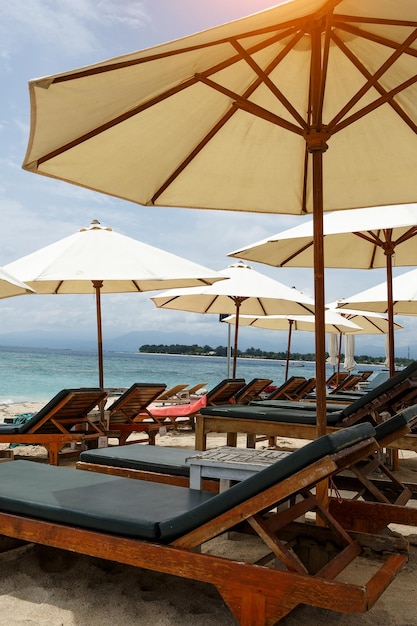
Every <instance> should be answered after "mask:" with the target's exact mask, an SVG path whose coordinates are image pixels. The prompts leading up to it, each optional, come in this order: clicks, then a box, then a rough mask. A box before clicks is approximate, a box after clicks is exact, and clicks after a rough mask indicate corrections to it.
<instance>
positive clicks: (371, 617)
mask: <svg viewBox="0 0 417 626" xmlns="http://www.w3.org/2000/svg"><path fill="white" fill-rule="evenodd" d="M41 406H43V404H42V403H24V404H12V405H1V406H0V422H1V421H3V419H4V417H7V416H11V415H16V414H20V413H28V412H34V411H36V410H38V409H39V408H40V407H41ZM224 443H225V441H224V437H223V436H222V435H213V436H210V440H209V445H210V446H211V445H220V444H224ZM241 443H242V445H243V439H242V441H241ZM299 443H300V442H299ZM157 444H158V445H166V446H184V447H187V448H190V449H193V447H194V435H193V434H192V433H190V432H186V431H184V432H180V433H173V432H171V433H169V434H167V435H166V436H164V437H158V438H157ZM279 444H280V445H282V446H283V447H286V446H288V447H291V446H294V440H289V439H288V440H285V439H280V440H279ZM6 447H7V446H6V444H0V449H1V448H6ZM15 455H16V456H17V455H18V457H19V458H21V457H23V456H26V457H37V458H38V459H42V458H44V459H45V461H46V452H45V450H44V449H43V448H42V447H40V446H21V447H19V449H15ZM400 459H401V463H400V470H399V472H398V475H399V476H400V477H401V478H402V479H403V480H404V481H408V482H416V480H417V455H416V454H414V453H401V454H400ZM61 463H62V464H65V465H73V464H74V459H71V460H65V459H63V461H62V462H61ZM392 530H394V531H396V532H401V533H402V534H404V535H407V536H408V538H409V540H410V543H411V544H412V545H411V550H410V560H409V562H408V564H407V565H406V567H405V568H404V569H403V570H402V572H401V573H400V574H399V575H398V576H397V577H396V579H395V580H394V582H393V583H392V584H391V585H390V586H389V588H388V590H387V591H386V592H385V593H384V594H383V596H382V597H381V598H380V599H379V600H378V602H377V603H376V605H375V607H374V608H373V609H372V610H371V611H369V612H368V613H364V614H351V615H342V614H339V613H334V612H329V611H325V610H321V609H314V608H312V607H301V608H299V609H297V610H296V611H295V612H294V613H293V614H292V615H290V616H288V617H287V618H286V619H285V620H283V621H282V622H280V624H283V626H300V625H303V626H304V625H305V626H316V625H317V626H318V625H319V624H327V625H329V626H330V625H332V626H333V625H337V626H371V625H372V626H380V625H381V624H383V625H384V626H415V625H416V624H417V617H416V615H417V598H416V580H417V528H414V527H399V526H393V527H392ZM215 541H216V542H217V544H218V546H220V549H221V551H222V552H223V553H224V554H227V552H228V551H230V550H232V551H233V554H234V556H237V555H238V554H239V551H240V550H242V553H243V551H244V552H245V553H247V551H248V550H249V551H250V552H249V553H250V554H253V556H254V558H255V556H256V553H257V541H256V539H255V538H247V537H244V538H242V537H241V536H239V535H237V534H232V536H231V538H228V539H226V538H224V537H221V538H218V539H216V540H215ZM218 546H217V547H218ZM205 549H206V550H210V544H208V545H207V546H206V547H205ZM370 567H371V566H370V564H369V562H367V561H366V560H365V559H362V560H361V561H360V563H359V562H358V563H355V564H354V566H351V568H350V569H348V570H347V571H346V572H344V574H343V577H344V578H346V577H348V578H349V579H350V580H351V582H355V583H357V582H358V580H359V579H360V577H361V576H362V575H364V576H366V575H367V574H368V573H369V571H370ZM0 584H1V596H0V626H3V625H4V626H6V625H7V626H23V625H25V626H103V625H104V626H107V625H113V624H114V625H117V626H132V625H133V624H135V626H229V625H230V626H232V625H233V624H235V620H234V618H233V617H232V615H231V613H230V611H229V610H228V608H227V607H226V606H225V605H224V603H223V601H222V599H221V598H220V596H219V595H218V593H217V591H216V590H215V589H214V587H212V586H210V585H206V584H203V583H199V582H195V581H187V580H183V579H181V578H175V577H173V576H167V575H163V574H158V573H155V572H152V571H147V570H142V569H137V568H132V567H128V566H122V565H119V564H117V563H110V562H107V561H101V560H98V559H93V558H89V557H83V556H80V555H77V554H72V553H67V552H64V551H60V550H53V549H49V548H45V547H42V546H34V545H28V546H24V547H22V548H19V549H17V550H14V551H11V552H8V553H3V554H0Z"/></svg>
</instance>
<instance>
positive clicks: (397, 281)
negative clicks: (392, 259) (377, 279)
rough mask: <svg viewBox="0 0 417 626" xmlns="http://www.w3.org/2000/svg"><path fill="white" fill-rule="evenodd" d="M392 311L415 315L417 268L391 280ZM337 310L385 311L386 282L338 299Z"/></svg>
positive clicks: (416, 311) (397, 313)
mask: <svg viewBox="0 0 417 626" xmlns="http://www.w3.org/2000/svg"><path fill="white" fill-rule="evenodd" d="M392 296H393V311H394V314H395V315H417V269H414V270H411V271H410V272H405V274H401V276H396V277H395V278H393V280H392ZM337 304H338V312H339V313H340V314H341V315H343V313H344V311H345V309H347V310H349V309H352V308H358V309H361V310H363V311H374V312H375V311H376V312H379V313H386V312H387V300H386V284H385V283H380V284H378V285H375V287H371V288H370V289H366V290H365V291H361V292H359V293H356V294H354V295H352V296H350V297H348V298H345V299H343V300H338V301H337Z"/></svg>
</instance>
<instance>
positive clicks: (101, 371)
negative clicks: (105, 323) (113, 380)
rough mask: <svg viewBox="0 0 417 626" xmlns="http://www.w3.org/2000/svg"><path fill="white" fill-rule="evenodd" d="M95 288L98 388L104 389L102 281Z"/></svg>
mask: <svg viewBox="0 0 417 626" xmlns="http://www.w3.org/2000/svg"><path fill="white" fill-rule="evenodd" d="M93 287H94V289H95V291H96V314H97V356H98V386H99V387H100V389H104V367H103V334H102V325H101V288H102V287H103V281H102V280H93ZM100 421H101V423H102V424H103V423H104V400H103V401H102V402H100Z"/></svg>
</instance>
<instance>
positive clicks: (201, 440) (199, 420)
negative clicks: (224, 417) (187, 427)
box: [195, 415, 207, 450]
mask: <svg viewBox="0 0 417 626" xmlns="http://www.w3.org/2000/svg"><path fill="white" fill-rule="evenodd" d="M206 440H207V435H206V434H205V432H204V416H203V415H196V418H195V449H196V450H206V449H207V447H206V446H207V441H206Z"/></svg>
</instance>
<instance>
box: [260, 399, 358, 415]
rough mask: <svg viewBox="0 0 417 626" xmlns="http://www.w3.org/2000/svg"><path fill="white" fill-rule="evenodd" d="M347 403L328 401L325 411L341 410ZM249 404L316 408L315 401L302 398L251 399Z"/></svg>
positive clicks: (307, 409) (280, 407)
mask: <svg viewBox="0 0 417 626" xmlns="http://www.w3.org/2000/svg"><path fill="white" fill-rule="evenodd" d="M347 404H348V403H347V402H341V403H340V404H338V403H336V402H329V404H327V405H326V412H327V413H333V412H334V411H343V409H344V408H345V407H346V405H347ZM249 406H259V407H261V408H262V407H264V408H269V409H291V410H293V409H295V410H300V409H301V410H303V411H315V410H316V408H317V407H316V403H315V402H306V401H303V400H252V402H249Z"/></svg>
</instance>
